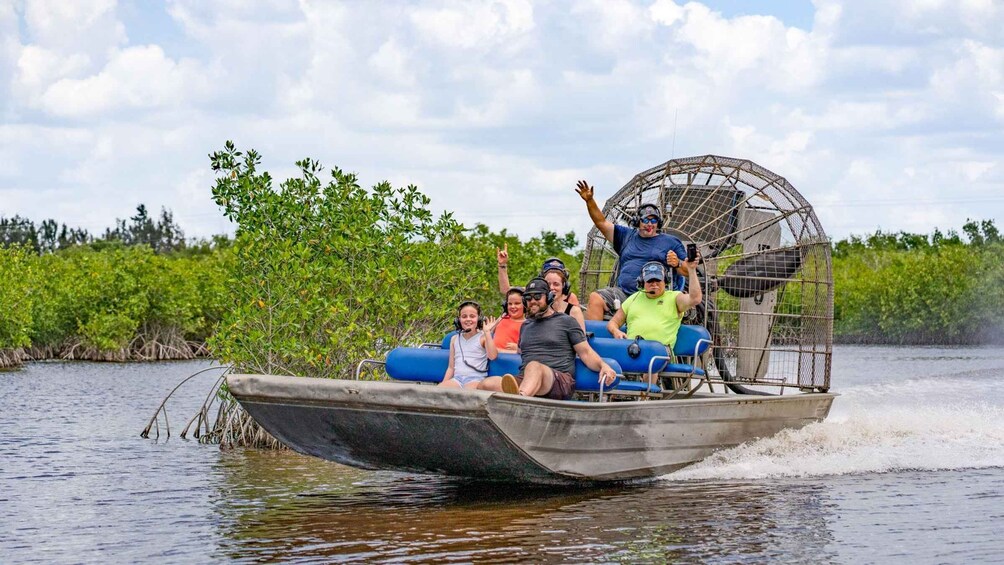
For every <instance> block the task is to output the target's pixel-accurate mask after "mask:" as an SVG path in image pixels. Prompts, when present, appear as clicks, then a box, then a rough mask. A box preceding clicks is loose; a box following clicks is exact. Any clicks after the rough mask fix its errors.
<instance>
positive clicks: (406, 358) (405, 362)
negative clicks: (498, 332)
mask: <svg viewBox="0 0 1004 565" xmlns="http://www.w3.org/2000/svg"><path fill="white" fill-rule="evenodd" d="M604 361H606V362H607V364H608V365H610V367H611V368H612V369H613V370H614V372H616V373H617V374H618V375H619V374H622V373H623V370H622V369H621V366H620V364H619V363H617V360H615V359H604ZM449 362H450V351H449V350H448V349H429V348H423V347H398V348H395V349H393V350H392V351H391V352H390V353H388V354H387V362H386V365H385V368H386V371H387V375H389V376H390V378H392V379H395V380H400V381H415V382H422V383H440V382H442V380H443V375H444V374H446V368H447V367H448V366H449ZM521 363H522V360H521V359H520V356H519V355H518V354H516V353H499V356H498V358H497V359H495V360H493V361H489V362H488V375H489V376H502V375H504V374H506V373H509V374H512V375H517V374H519V366H520V364H521ZM636 385H642V386H644V385H643V383H633V382H630V381H622V380H621V379H620V378H617V379H615V380H614V383H613V385H612V387H604V390H608V389H609V388H614V389H618V388H619V387H621V386H626V388H624V389H623V390H625V391H632V390H635V388H637V387H636ZM575 389H576V391H579V392H599V390H600V385H599V374H598V373H597V372H596V371H594V370H592V369H590V368H589V367H586V365H585V364H584V363H583V362H582V360H581V359H576V360H575Z"/></svg>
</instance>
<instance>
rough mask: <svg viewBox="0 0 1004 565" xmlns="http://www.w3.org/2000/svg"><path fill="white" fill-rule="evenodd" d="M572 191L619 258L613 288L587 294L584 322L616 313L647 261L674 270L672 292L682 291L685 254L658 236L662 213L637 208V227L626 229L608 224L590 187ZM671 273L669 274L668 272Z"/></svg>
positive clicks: (672, 240) (664, 236)
mask: <svg viewBox="0 0 1004 565" xmlns="http://www.w3.org/2000/svg"><path fill="white" fill-rule="evenodd" d="M575 191H576V192H578V193H579V196H580V197H582V200H584V201H585V203H586V210H587V211H588V212H589V218H590V219H591V220H592V221H593V224H594V225H595V226H596V229H598V230H600V233H602V234H603V237H605V238H607V241H609V242H610V243H612V244H613V246H614V251H615V252H616V253H617V255H618V257H619V258H620V261H619V270H618V272H617V286H615V287H606V288H601V289H598V290H596V291H595V292H592V293H590V295H589V302H588V303H587V306H586V319H587V320H604V319H609V318H610V316H612V315H613V314H614V312H616V311H617V309H618V308H619V307H620V305H621V304H622V303H623V302H624V301H625V300H627V297H628V296H630V295H631V294H633V293H634V292H635V291H637V290H638V286H637V285H638V283H637V280H638V276H639V275H640V274H641V268H642V266H643V265H644V264H645V263H648V262H649V261H659V262H660V263H663V264H664V265H666V267H668V268H669V269H670V270H672V269H676V274H675V276H674V277H673V288H674V289H676V290H680V289H682V288H683V281H684V277H685V276H686V275H687V274H688V273H689V271H688V270H687V266H686V265H684V264H683V262H684V261H685V260H686V259H687V250H686V249H685V248H684V247H683V242H681V241H680V240H679V239H677V238H676V237H673V236H671V235H669V234H664V233H659V230H660V229H661V228H662V212H661V211H660V210H659V207H658V206H656V205H654V204H642V205H641V206H639V207H638V215H637V216H636V219H637V226H635V227H634V228H629V227H626V226H621V225H615V224H614V223H613V222H611V221H610V220H608V219H607V218H606V216H604V215H603V212H602V211H600V207H599V206H598V205H597V204H596V201H595V200H593V187H591V186H589V183H587V182H586V181H584V180H580V181H579V182H578V183H577V184H576V188H575ZM671 272H672V271H671Z"/></svg>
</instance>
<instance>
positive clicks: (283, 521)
mask: <svg viewBox="0 0 1004 565" xmlns="http://www.w3.org/2000/svg"><path fill="white" fill-rule="evenodd" d="M208 366H209V363H208V362H204V361H194V362H173V363H142V364H139V363H137V364H108V363H85V362H73V363H56V362H51V363H32V364H29V365H27V366H25V367H24V368H22V369H20V370H17V371H9V372H0V563H4V564H7V563H226V562H274V561H284V562H299V563H315V562H316V563H326V562H332V561H363V562H391V563H400V562H430V561H431V562H471V561H477V562H485V561H498V562H504V561H505V562H508V561H532V562H576V563H581V562H615V563H619V562H628V563H637V562H656V563H659V562H666V561H681V562H708V563H764V562H771V563H854V564H856V563H909V564H911V565H916V564H922V563H993V562H997V563H999V562H1001V561H1004V536H1002V535H1001V533H1000V531H1001V529H1002V528H1004V390H1002V386H1001V385H1002V384H1004V349H1000V348H993V349H991V348H951V349H944V348H891V347H863V346H842V347H837V348H836V350H835V354H834V363H833V378H832V385H833V390H834V392H838V393H840V394H841V396H840V397H839V398H838V399H837V400H836V401H835V403H834V405H833V409H832V411H831V413H830V416H829V418H828V419H827V420H826V421H825V422H823V423H820V424H814V425H811V426H808V427H806V428H804V429H802V430H798V431H795V432H790V433H787V432H786V433H783V434H781V435H779V436H776V437H773V438H769V439H764V440H760V441H757V442H753V443H750V444H746V445H743V446H739V447H737V448H735V449H731V450H728V451H724V452H720V453H718V454H716V455H714V456H712V457H711V458H710V459H708V460H706V461H704V462H702V463H700V464H698V465H695V466H693V467H690V468H687V469H684V470H682V471H680V472H677V473H674V474H672V475H667V476H665V477H662V478H660V479H657V480H654V481H651V482H648V483H644V484H637V485H631V486H617V487H609V488H601V489H597V488H575V489H554V488H525V487H520V486H515V485H484V484H475V483H468V482H464V481H456V480H448V479H442V478H436V477H422V476H413V475H401V474H395V473H388V472H368V471H358V470H354V469H350V468H347V467H343V466H340V465H337V464H334V463H329V462H325V461H321V460H317V459H313V458H308V457H304V456H300V455H297V454H295V453H290V452H287V451H283V452H264V451H254V450H233V451H220V450H219V449H218V448H217V447H216V446H211V445H202V444H199V443H198V442H195V441H192V440H183V439H180V438H179V437H178V432H180V430H181V428H182V427H184V425H185V423H187V421H188V419H189V418H190V417H191V416H192V415H194V414H195V413H196V410H197V408H198V407H199V406H200V405H201V404H202V402H203V400H204V399H205V396H206V394H207V393H208V391H209V390H210V388H211V386H212V384H213V382H214V381H215V378H216V376H217V374H218V371H212V372H210V373H206V374H203V375H200V376H197V377H195V378H194V379H193V380H192V381H190V382H189V383H187V384H186V385H185V386H183V387H182V388H181V389H179V391H178V393H176V394H175V396H174V397H172V400H171V401H170V402H169V403H168V416H169V422H170V428H171V431H172V435H171V437H170V438H169V439H168V438H167V437H166V434H165V428H164V422H163V420H161V435H160V438H159V439H158V440H152V439H149V440H144V439H141V438H140V437H139V433H140V431H141V430H142V429H143V427H144V426H145V425H146V423H147V421H148V420H149V419H150V417H151V416H152V415H153V412H154V410H155V408H156V407H157V406H158V405H159V404H160V402H161V400H162V399H163V398H164V397H165V396H166V394H167V393H168V392H169V391H170V390H171V389H172V388H173V387H174V386H175V385H176V384H177V383H178V382H180V381H181V380H182V379H183V378H184V377H186V376H188V375H190V374H192V373H194V372H196V371H198V370H199V369H202V368H205V367H208Z"/></svg>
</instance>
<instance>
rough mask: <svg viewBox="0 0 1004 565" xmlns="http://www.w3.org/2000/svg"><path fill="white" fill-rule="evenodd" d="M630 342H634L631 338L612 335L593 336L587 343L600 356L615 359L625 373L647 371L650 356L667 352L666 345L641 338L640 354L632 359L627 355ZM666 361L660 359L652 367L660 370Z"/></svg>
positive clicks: (665, 354) (639, 343)
mask: <svg viewBox="0 0 1004 565" xmlns="http://www.w3.org/2000/svg"><path fill="white" fill-rule="evenodd" d="M632 343H634V340H633V339H615V338H612V337H594V338H592V339H590V340H589V345H590V346H591V347H592V348H593V349H594V350H595V351H596V353H598V354H599V355H600V357H610V358H612V359H616V360H617V362H618V363H620V365H621V367H623V368H624V371H625V372H627V373H647V372H648V364H649V361H650V360H651V359H652V357H656V356H661V357H666V356H667V355H668V354H669V352H668V351H667V350H666V346H665V345H663V344H661V343H659V342H658V341H652V340H648V339H642V340H639V341H638V347H639V348H640V349H641V354H640V355H638V357H635V358H633V359H632V358H631V356H630V355H628V347H630V346H631V344H632ZM666 362H667V361H662V362H661V363H660V362H656V364H655V367H653V369H655V370H657V371H658V370H661V369H662V367H661V365H665V364H666Z"/></svg>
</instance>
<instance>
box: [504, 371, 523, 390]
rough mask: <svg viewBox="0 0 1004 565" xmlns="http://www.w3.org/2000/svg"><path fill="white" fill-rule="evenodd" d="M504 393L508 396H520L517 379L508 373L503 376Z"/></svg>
mask: <svg viewBox="0 0 1004 565" xmlns="http://www.w3.org/2000/svg"><path fill="white" fill-rule="evenodd" d="M502 392H504V393H506V394H519V383H518V382H516V377H514V376H512V375H510V374H509V373H506V374H504V375H502Z"/></svg>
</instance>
